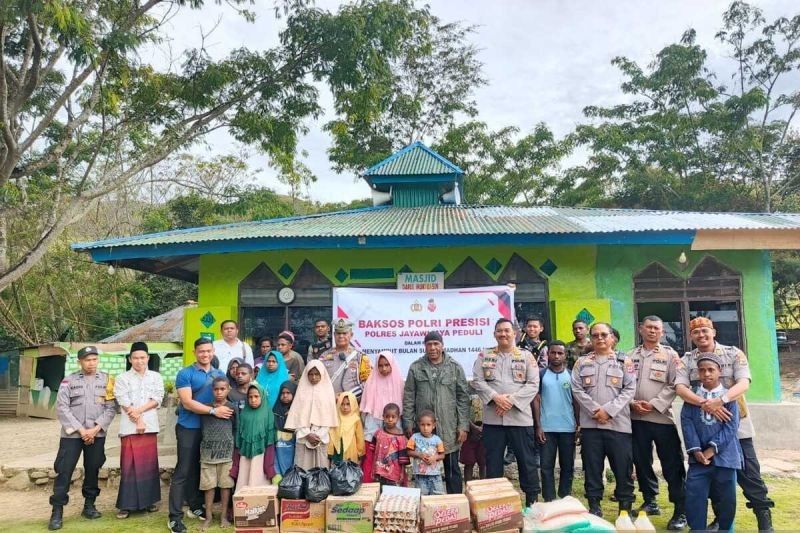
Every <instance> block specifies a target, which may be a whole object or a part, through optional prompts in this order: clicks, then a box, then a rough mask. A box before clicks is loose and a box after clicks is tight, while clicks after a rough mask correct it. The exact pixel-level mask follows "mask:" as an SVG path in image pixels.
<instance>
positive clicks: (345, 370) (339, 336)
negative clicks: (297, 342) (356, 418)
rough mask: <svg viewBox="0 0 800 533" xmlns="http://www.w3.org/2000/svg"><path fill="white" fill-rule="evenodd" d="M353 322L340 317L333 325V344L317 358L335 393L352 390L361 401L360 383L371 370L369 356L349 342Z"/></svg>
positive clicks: (351, 336)
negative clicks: (326, 372) (323, 366)
mask: <svg viewBox="0 0 800 533" xmlns="http://www.w3.org/2000/svg"><path fill="white" fill-rule="evenodd" d="M352 338H353V324H352V323H350V322H347V321H346V320H345V319H343V318H340V319H339V320H337V321H336V322H335V323H334V325H333V340H334V345H333V347H331V348H330V349H329V350H326V351H325V352H323V353H322V355H320V357H319V360H320V361H322V364H323V365H325V370H327V371H328V375H329V376H330V378H331V382H332V383H333V390H334V391H335V392H336V394H339V393H342V392H352V393H353V394H355V396H356V398H357V399H358V400H359V401H361V392H362V390H361V384H362V383H364V382H365V381H366V380H367V378H368V377H369V375H370V373H371V372H372V363H370V360H369V357H368V356H367V355H366V354H364V353H362V352H359V351H358V350H356V349H355V347H354V346H353V345H352V344H350V340H351V339H352Z"/></svg>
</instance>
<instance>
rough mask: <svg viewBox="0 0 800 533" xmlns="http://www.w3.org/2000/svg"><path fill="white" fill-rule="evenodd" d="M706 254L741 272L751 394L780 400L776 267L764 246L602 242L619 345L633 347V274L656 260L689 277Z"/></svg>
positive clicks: (603, 274)
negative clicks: (682, 261) (711, 248)
mask: <svg viewBox="0 0 800 533" xmlns="http://www.w3.org/2000/svg"><path fill="white" fill-rule="evenodd" d="M681 252H684V253H686V256H687V259H688V263H687V265H686V267H685V268H679V264H678V262H677V258H678V256H679V255H680V253H681ZM707 255H713V256H714V257H716V258H717V259H718V260H719V261H721V262H723V263H725V264H727V265H728V266H730V267H731V268H733V269H734V270H737V271H738V272H739V273H741V275H742V314H743V318H744V321H745V328H744V329H745V346H744V347H743V349H744V350H745V351H746V352H747V354H748V356H749V359H750V363H751V372H752V374H753V382H752V385H751V387H750V390H749V391H748V393H747V397H748V398H749V399H751V400H758V401H780V394H781V391H780V376H779V368H778V367H779V365H778V346H777V341H776V340H775V308H774V306H773V301H772V270H771V267H770V261H769V254H768V253H767V252H762V251H750V250H747V251H732V250H725V251H715V252H714V253H713V254H711V253H709V252H692V251H689V250H687V249H686V248H685V247H682V246H657V247H656V246H600V247H599V250H598V255H597V291H598V296H599V297H601V298H608V299H610V300H611V314H612V316H613V321H614V325H615V326H616V327H617V328H618V329H619V330H620V333H621V335H622V341H621V343H620V344H621V346H622V347H623V348H626V349H627V348H630V347H632V345H633V343H634V341H635V339H636V324H635V320H634V315H635V310H634V307H633V304H632V302H633V282H632V279H633V276H634V275H635V274H636V273H637V272H639V271H641V270H643V269H644V268H645V267H647V265H649V264H650V263H652V262H653V261H658V262H660V263H661V264H662V265H664V266H665V267H667V268H668V269H670V270H671V271H672V273H673V274H675V275H676V276H679V277H683V278H685V277H688V276H689V275H690V273H691V272H692V270H693V269H694V268H695V267H696V266H697V264H698V263H699V262H700V261H702V260H703V258H704V257H706V256H707Z"/></svg>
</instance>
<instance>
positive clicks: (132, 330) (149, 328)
mask: <svg viewBox="0 0 800 533" xmlns="http://www.w3.org/2000/svg"><path fill="white" fill-rule="evenodd" d="M187 307H188V306H185V305H182V306H180V307H176V308H175V309H172V310H171V311H167V312H166V313H162V314H160V315H158V316H154V317H153V318H150V319H148V320H145V321H144V322H141V323H139V324H136V325H135V326H131V327H129V328H128V329H124V330H122V331H120V332H119V333H115V334H114V335H111V336H110V337H106V338H105V339H102V340H101V341H99V342H137V341H145V342H181V343H182V342H183V313H184V311H185V310H186V308H187Z"/></svg>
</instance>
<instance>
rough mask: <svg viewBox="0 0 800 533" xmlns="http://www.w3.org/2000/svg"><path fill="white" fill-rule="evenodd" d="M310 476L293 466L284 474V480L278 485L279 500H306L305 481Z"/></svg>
mask: <svg viewBox="0 0 800 533" xmlns="http://www.w3.org/2000/svg"><path fill="white" fill-rule="evenodd" d="M306 477H308V474H307V473H306V471H305V470H303V469H302V468H300V467H299V466H293V467H291V468H290V469H289V470H287V471H286V473H285V474H283V479H282V480H281V482H280V484H279V485H278V498H286V499H288V500H304V499H305V479H306Z"/></svg>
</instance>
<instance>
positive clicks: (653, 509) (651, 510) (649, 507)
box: [639, 500, 661, 516]
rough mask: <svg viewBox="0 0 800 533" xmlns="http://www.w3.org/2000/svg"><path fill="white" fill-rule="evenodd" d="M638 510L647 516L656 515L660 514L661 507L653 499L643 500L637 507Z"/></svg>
mask: <svg viewBox="0 0 800 533" xmlns="http://www.w3.org/2000/svg"><path fill="white" fill-rule="evenodd" d="M639 510H640V511H644V512H645V513H647V516H657V515H660V514H661V508H660V507H659V506H658V502H657V501H655V500H652V501H649V502H644V503H643V504H642V506H641V507H639Z"/></svg>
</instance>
